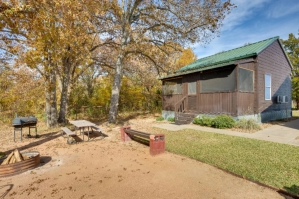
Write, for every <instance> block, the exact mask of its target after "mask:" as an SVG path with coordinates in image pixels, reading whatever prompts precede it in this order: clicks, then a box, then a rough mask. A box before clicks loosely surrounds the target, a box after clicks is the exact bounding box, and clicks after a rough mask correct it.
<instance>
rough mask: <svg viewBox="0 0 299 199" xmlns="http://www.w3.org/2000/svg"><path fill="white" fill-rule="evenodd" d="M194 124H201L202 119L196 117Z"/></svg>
mask: <svg viewBox="0 0 299 199" xmlns="http://www.w3.org/2000/svg"><path fill="white" fill-rule="evenodd" d="M193 124H199V125H200V124H201V119H200V118H198V117H196V118H194V119H193Z"/></svg>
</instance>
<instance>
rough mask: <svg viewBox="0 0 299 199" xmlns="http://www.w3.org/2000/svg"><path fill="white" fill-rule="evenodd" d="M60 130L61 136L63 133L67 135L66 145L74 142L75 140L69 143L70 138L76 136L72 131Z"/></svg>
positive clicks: (65, 128) (64, 128)
mask: <svg viewBox="0 0 299 199" xmlns="http://www.w3.org/2000/svg"><path fill="white" fill-rule="evenodd" d="M61 129H62V136H63V133H65V134H66V135H67V143H68V144H72V143H74V142H76V141H75V140H74V141H72V142H70V141H69V138H70V136H74V135H76V133H74V132H73V131H71V130H70V129H68V128H67V127H61Z"/></svg>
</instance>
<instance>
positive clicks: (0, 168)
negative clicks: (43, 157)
mask: <svg viewBox="0 0 299 199" xmlns="http://www.w3.org/2000/svg"><path fill="white" fill-rule="evenodd" d="M22 154H24V155H26V156H28V157H29V159H27V160H24V161H22V162H16V163H14V164H8V165H0V177H7V176H11V175H15V174H19V173H22V172H25V171H27V170H29V169H33V168H35V167H37V166H38V165H39V164H40V154H39V152H37V151H30V152H22ZM0 163H2V161H1V162H0Z"/></svg>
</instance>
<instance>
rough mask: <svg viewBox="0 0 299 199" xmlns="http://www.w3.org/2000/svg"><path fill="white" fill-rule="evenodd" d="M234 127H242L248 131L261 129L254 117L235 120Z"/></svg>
mask: <svg viewBox="0 0 299 199" xmlns="http://www.w3.org/2000/svg"><path fill="white" fill-rule="evenodd" d="M235 127H236V128H239V129H244V130H247V131H249V132H253V131H258V130H261V129H262V127H261V126H260V125H259V124H258V123H257V122H256V121H255V120H254V119H241V120H239V121H237V123H236V126H235Z"/></svg>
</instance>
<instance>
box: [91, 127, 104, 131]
mask: <svg viewBox="0 0 299 199" xmlns="http://www.w3.org/2000/svg"><path fill="white" fill-rule="evenodd" d="M91 129H92V130H96V131H99V132H102V130H101V129H100V128H99V127H97V126H92V127H91Z"/></svg>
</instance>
